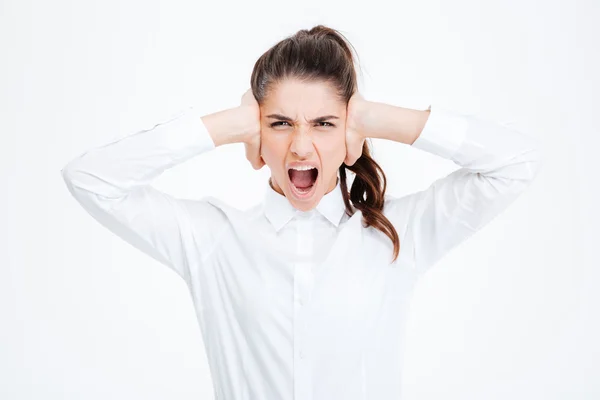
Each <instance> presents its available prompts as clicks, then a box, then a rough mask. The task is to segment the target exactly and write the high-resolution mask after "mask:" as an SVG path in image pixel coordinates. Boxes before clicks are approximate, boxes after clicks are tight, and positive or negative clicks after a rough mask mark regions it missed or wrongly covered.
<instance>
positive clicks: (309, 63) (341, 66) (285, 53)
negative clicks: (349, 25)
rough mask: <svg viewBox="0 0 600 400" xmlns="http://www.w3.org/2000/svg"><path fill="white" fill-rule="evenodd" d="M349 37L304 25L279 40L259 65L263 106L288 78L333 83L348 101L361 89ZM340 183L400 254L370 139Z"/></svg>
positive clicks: (255, 76)
mask: <svg viewBox="0 0 600 400" xmlns="http://www.w3.org/2000/svg"><path fill="white" fill-rule="evenodd" d="M351 47H352V48H353V46H352V45H351V44H350V42H349V41H347V39H346V38H345V37H344V36H343V35H342V34H341V33H339V32H338V31H337V30H335V29H332V28H329V27H326V26H323V25H317V26H315V27H313V28H312V29H310V30H307V29H302V30H299V31H298V32H296V33H295V34H294V35H292V36H289V37H287V38H285V39H283V40H282V41H280V42H278V43H277V44H275V45H274V46H273V47H271V48H270V49H269V50H268V51H267V52H265V53H264V54H263V55H262V56H261V57H260V58H259V59H258V60H257V61H256V63H255V64H254V69H253V70H252V76H251V78H250V85H251V88H252V93H253V94H254V97H255V98H256V100H257V102H258V103H259V104H262V101H263V99H264V98H265V96H267V94H268V93H269V89H270V88H272V87H273V85H275V84H277V83H278V82H281V81H282V80H284V79H286V78H292V77H293V78H296V79H300V80H303V81H323V82H328V83H331V84H332V85H333V86H334V87H335V88H336V91H337V94H338V96H339V98H340V99H341V100H342V101H344V102H345V103H346V104H348V101H349V100H350V97H352V95H353V94H354V92H355V91H356V90H357V86H358V85H357V79H356V71H355V69H354V59H353V53H352V51H351ZM346 169H348V170H350V171H351V172H353V173H354V174H355V177H354V181H353V182H352V187H351V188H350V192H348V186H347V184H346ZM339 173H340V186H341V189H342V196H343V198H344V204H345V206H346V214H348V216H352V215H353V214H354V212H355V210H354V209H357V210H360V211H361V212H362V215H363V223H364V226H365V227H369V226H372V227H374V228H376V229H378V230H380V231H381V232H383V233H384V234H385V235H387V236H388V237H389V238H390V240H391V241H392V243H393V244H394V254H393V255H394V258H393V261H395V260H396V258H397V257H398V253H399V251H400V239H399V238H398V233H397V232H396V229H395V228H394V226H393V225H392V223H391V222H390V221H389V220H388V219H387V218H386V217H385V215H384V214H383V206H384V195H385V190H386V185H387V181H386V177H385V174H384V172H383V170H382V169H381V167H380V166H379V164H377V163H376V162H375V160H373V158H372V157H371V152H370V148H369V145H368V143H367V141H365V142H364V144H363V150H362V155H361V156H360V158H358V160H357V161H356V162H355V163H354V164H353V165H351V166H348V165H346V164H345V163H342V165H341V166H340V168H339Z"/></svg>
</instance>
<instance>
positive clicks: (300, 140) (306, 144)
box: [290, 129, 314, 158]
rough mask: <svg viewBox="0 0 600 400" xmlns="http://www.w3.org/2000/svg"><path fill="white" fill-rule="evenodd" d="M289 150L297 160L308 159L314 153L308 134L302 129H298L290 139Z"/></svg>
mask: <svg viewBox="0 0 600 400" xmlns="http://www.w3.org/2000/svg"><path fill="white" fill-rule="evenodd" d="M290 150H291V151H292V153H294V155H295V156H297V157H299V158H309V157H310V156H311V155H312V153H313V151H314V146H313V143H312V138H311V136H310V134H309V133H308V132H306V131H305V130H303V129H298V130H297V131H296V132H295V133H294V136H293V138H292V145H291V147H290Z"/></svg>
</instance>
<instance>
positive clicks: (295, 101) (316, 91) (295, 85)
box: [262, 79, 346, 117]
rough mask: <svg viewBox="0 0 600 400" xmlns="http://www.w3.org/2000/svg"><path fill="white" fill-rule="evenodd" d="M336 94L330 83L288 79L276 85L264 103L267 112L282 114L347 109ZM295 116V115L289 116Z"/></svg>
mask: <svg viewBox="0 0 600 400" xmlns="http://www.w3.org/2000/svg"><path fill="white" fill-rule="evenodd" d="M345 106H346V105H345V104H344V102H342V101H340V99H339V98H338V96H337V95H336V93H335V90H334V88H333V85H332V84H330V83H328V82H322V81H319V82H302V81H299V80H296V79H286V80H284V81H282V82H279V83H277V84H274V85H273V86H272V87H271V89H270V91H269V93H268V95H267V96H266V97H265V99H264V101H263V105H262V107H263V108H264V109H265V110H269V111H272V112H279V113H282V114H286V113H287V114H288V115H289V114H295V113H298V112H301V113H306V114H314V113H320V112H324V111H327V110H329V111H339V110H341V109H342V108H345ZM289 116H292V117H293V116H294V115H289Z"/></svg>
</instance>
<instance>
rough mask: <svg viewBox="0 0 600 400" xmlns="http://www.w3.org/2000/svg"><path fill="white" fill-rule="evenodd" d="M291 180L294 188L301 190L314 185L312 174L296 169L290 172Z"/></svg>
mask: <svg viewBox="0 0 600 400" xmlns="http://www.w3.org/2000/svg"><path fill="white" fill-rule="evenodd" d="M290 179H291V181H292V183H293V184H294V186H296V187H297V188H299V189H305V188H308V187H310V186H311V185H312V184H313V178H312V172H311V171H310V170H309V171H297V170H295V169H291V170H290Z"/></svg>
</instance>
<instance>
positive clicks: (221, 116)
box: [61, 107, 252, 284]
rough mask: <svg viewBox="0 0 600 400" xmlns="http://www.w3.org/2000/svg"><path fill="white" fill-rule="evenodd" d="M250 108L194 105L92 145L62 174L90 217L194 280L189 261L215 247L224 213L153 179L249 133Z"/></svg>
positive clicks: (197, 260) (200, 258)
mask: <svg viewBox="0 0 600 400" xmlns="http://www.w3.org/2000/svg"><path fill="white" fill-rule="evenodd" d="M247 115H248V113H247V112H246V111H245V109H243V108H242V107H238V108H232V109H229V110H224V111H221V112H219V113H214V114H210V115H207V116H201V115H200V113H199V112H198V111H197V110H196V109H195V108H193V107H189V108H188V109H186V110H184V111H183V112H181V113H179V114H178V115H177V116H175V117H172V118H170V119H168V120H165V121H163V122H160V123H157V124H156V125H154V126H153V127H151V128H149V129H143V130H139V131H137V132H135V133H133V134H130V135H128V136H125V137H124V138H121V139H118V140H116V141H113V142H111V143H108V144H106V145H103V146H100V147H97V148H94V149H91V150H88V151H87V152H85V153H83V154H81V155H79V156H78V157H76V158H75V159H73V160H72V161H70V162H69V163H68V164H67V165H65V166H64V167H63V168H62V169H61V174H62V176H63V178H64V181H65V183H66V185H67V188H68V189H69V191H70V193H71V194H72V195H73V197H74V198H75V199H76V200H77V202H79V204H80V205H81V206H82V207H83V208H84V209H85V210H86V211H87V212H88V213H89V214H90V215H91V216H92V217H94V218H95V219H96V220H97V221H98V222H100V223H101V224H102V225H104V226H105V227H106V228H108V229H109V230H111V231H112V232H113V233H115V234H116V235H118V236H119V237H121V238H122V239H124V240H125V241H127V242H128V243H130V244H131V245H133V246H134V247H136V248H138V249H139V250H141V251H143V252H144V253H146V254H148V255H149V256H151V257H152V258H154V259H155V260H157V261H159V262H161V263H162V264H164V265H166V266H168V267H169V268H171V269H172V270H174V271H175V272H177V273H178V274H179V275H180V276H181V277H182V278H183V279H184V280H185V281H186V283H188V284H189V283H190V270H189V268H190V265H199V264H200V263H202V262H203V260H204V259H205V258H206V257H207V256H208V255H209V254H210V251H211V249H212V246H213V245H214V243H215V241H216V240H217V238H218V235H219V232H220V231H221V229H223V228H224V227H225V222H226V220H225V216H224V215H223V214H222V213H221V212H220V210H218V209H216V208H215V207H214V206H212V205H211V204H210V203H209V202H208V201H206V200H204V199H203V200H188V199H178V198H174V197H173V196H171V195H169V194H167V193H164V192H162V191H159V190H157V189H155V188H154V187H152V186H151V182H152V181H153V180H154V179H155V178H157V177H158V176H159V175H160V174H162V172H163V171H165V170H166V169H168V168H171V167H173V166H175V165H177V164H179V163H182V162H184V161H186V160H188V159H190V158H192V157H193V156H196V155H198V154H201V153H204V152H207V151H210V150H212V149H214V148H215V147H216V146H218V145H221V144H225V143H234V142H237V141H242V140H244V139H245V138H246V136H247V126H250V125H251V124H252V122H251V121H249V120H248V117H247ZM205 121H206V122H205ZM201 180H202V177H200V179H199V181H200V182H201Z"/></svg>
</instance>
